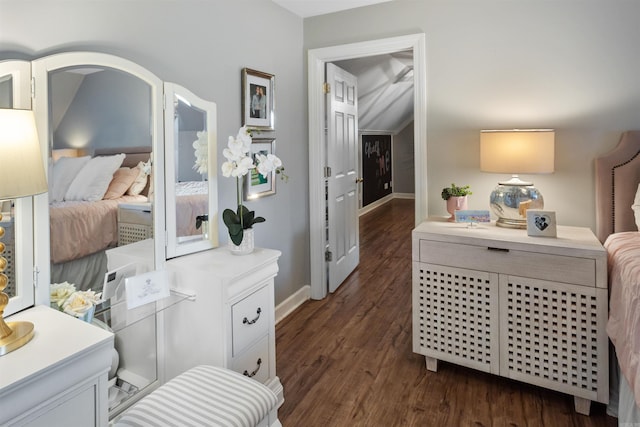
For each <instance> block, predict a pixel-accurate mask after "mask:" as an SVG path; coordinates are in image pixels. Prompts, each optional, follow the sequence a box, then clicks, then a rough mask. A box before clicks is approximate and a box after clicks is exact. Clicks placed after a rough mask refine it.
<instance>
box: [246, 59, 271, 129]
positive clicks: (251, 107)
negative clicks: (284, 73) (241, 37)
mask: <svg viewBox="0 0 640 427" xmlns="http://www.w3.org/2000/svg"><path fill="white" fill-rule="evenodd" d="M274 85H275V76H274V75H273V74H269V73H264V72H262V71H256V70H251V69H249V68H243V69H242V124H243V125H245V126H247V127H248V128H250V129H260V130H274V129H275V120H274V119H275V116H274V113H275V111H274V108H275V99H274V92H275V88H274Z"/></svg>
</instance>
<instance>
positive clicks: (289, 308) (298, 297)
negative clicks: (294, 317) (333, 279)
mask: <svg viewBox="0 0 640 427" xmlns="http://www.w3.org/2000/svg"><path fill="white" fill-rule="evenodd" d="M310 298H311V286H309V285H305V286H303V287H301V288H300V289H298V291H297V292H295V293H294V294H293V295H291V296H290V297H289V298H287V299H286V300H284V301H282V302H281V303H280V304H278V305H277V306H276V313H275V316H276V319H275V320H276V325H277V324H278V323H279V322H280V321H281V320H282V319H284V318H285V317H287V316H288V315H289V314H291V313H292V312H293V310H295V309H296V308H298V307H300V306H301V305H302V304H303V303H304V302H305V301H307V300H309V299H310Z"/></svg>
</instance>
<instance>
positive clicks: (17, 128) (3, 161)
mask: <svg viewBox="0 0 640 427" xmlns="http://www.w3.org/2000/svg"><path fill="white" fill-rule="evenodd" d="M46 191H47V179H46V177H45V173H44V165H43V162H42V154H41V151H40V144H39V143H38V132H37V129H36V122H35V118H34V116H33V112H32V111H31V110H11V109H0V200H1V199H15V198H18V197H26V196H32V195H34V194H40V193H44V192H46Z"/></svg>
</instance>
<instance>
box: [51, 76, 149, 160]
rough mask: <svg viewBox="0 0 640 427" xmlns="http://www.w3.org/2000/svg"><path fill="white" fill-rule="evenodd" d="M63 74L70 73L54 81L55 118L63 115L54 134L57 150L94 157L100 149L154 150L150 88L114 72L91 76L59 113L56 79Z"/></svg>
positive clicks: (132, 77)
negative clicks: (80, 151) (75, 151)
mask: <svg viewBox="0 0 640 427" xmlns="http://www.w3.org/2000/svg"><path fill="white" fill-rule="evenodd" d="M61 74H70V73H67V72H66V71H62V72H57V73H53V75H52V78H51V98H50V99H51V102H52V103H53V106H54V109H53V111H52V115H53V116H57V115H58V114H60V115H61V120H60V122H59V124H58V126H57V127H56V129H55V130H54V133H53V148H54V149H59V148H81V149H83V150H84V151H85V153H87V154H90V155H92V154H93V152H94V150H96V149H98V148H117V147H143V146H144V147H151V135H150V129H151V90H150V88H149V85H148V84H146V83H145V82H143V81H142V80H140V79H138V78H136V77H134V76H131V75H129V74H127V73H123V72H120V71H116V70H112V69H105V70H104V71H100V72H97V73H91V74H88V75H86V76H85V77H84V78H83V79H82V83H81V84H80V86H79V87H78V88H77V91H75V96H74V97H73V99H72V102H71V104H69V105H68V106H66V104H65V103H64V102H63V103H62V104H63V105H62V108H64V111H63V112H60V113H58V112H57V111H56V109H55V108H56V107H57V106H59V105H60V104H61V103H60V102H58V100H57V98H56V94H57V93H58V92H60V91H57V90H56V89H57V81H58V79H57V78H56V77H57V76H59V75H61ZM71 74H72V73H71ZM66 80H67V79H64V78H63V79H61V81H66ZM66 96H67V95H66V94H64V95H63V98H64V97H66ZM78 138H80V140H78Z"/></svg>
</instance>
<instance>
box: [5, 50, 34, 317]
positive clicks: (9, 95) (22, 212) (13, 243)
mask: <svg viewBox="0 0 640 427" xmlns="http://www.w3.org/2000/svg"><path fill="white" fill-rule="evenodd" d="M30 77H31V65H30V63H29V62H25V61H3V62H0V108H19V109H30V108H31V91H30V85H29V82H30V80H31V78H30ZM0 213H1V214H2V219H0V226H2V227H3V229H4V236H3V237H2V238H1V239H2V242H3V243H4V244H5V250H4V252H3V253H2V256H3V257H4V258H5V259H6V261H7V266H6V268H5V270H4V273H5V274H6V275H7V278H8V282H7V287H6V288H5V290H4V292H5V293H6V294H7V295H8V296H9V304H8V305H7V306H6V307H5V309H4V316H9V315H11V314H13V313H16V312H18V311H20V310H23V309H25V308H27V307H30V306H32V305H34V302H35V294H34V287H33V265H34V257H33V252H32V251H30V250H24V248H31V247H32V245H33V198H32V197H23V198H20V199H12V200H1V201H0ZM20 248H23V249H20Z"/></svg>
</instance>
